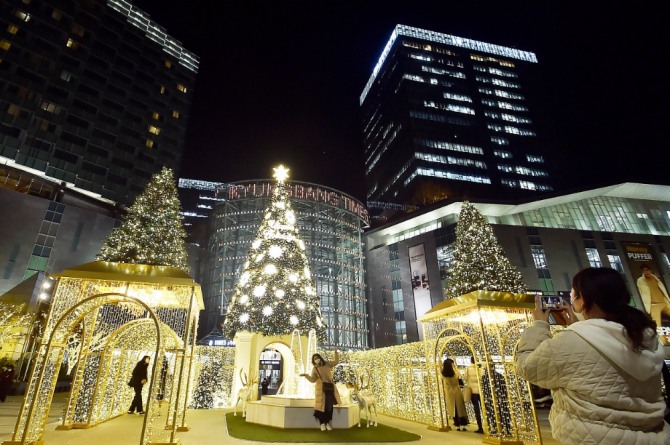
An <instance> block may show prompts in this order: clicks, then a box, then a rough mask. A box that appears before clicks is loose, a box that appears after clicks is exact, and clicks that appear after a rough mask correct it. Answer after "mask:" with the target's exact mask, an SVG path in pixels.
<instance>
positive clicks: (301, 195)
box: [217, 182, 370, 225]
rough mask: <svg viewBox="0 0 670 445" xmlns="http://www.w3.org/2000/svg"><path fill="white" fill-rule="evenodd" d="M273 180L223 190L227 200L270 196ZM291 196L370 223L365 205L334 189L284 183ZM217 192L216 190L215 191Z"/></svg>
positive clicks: (234, 185) (235, 185) (238, 185)
mask: <svg viewBox="0 0 670 445" xmlns="http://www.w3.org/2000/svg"><path fill="white" fill-rule="evenodd" d="M275 185H276V184H275V183H274V182H253V183H248V184H230V186H229V187H227V188H226V189H225V190H223V192H225V193H227V198H228V200H229V201H233V200H236V199H248V198H270V197H272V193H273V191H274V187H275ZM284 187H285V188H286V192H287V193H288V195H289V196H290V197H291V198H294V199H304V200H306V201H314V202H323V203H326V204H329V205H332V206H333V207H339V208H341V209H344V210H346V211H348V212H351V213H353V214H355V215H357V216H358V217H359V218H361V219H362V220H363V221H365V224H368V225H369V224H370V215H369V214H368V210H367V209H366V208H365V206H364V205H363V204H362V203H360V202H359V201H357V200H356V199H354V198H352V197H350V196H347V195H345V194H343V193H340V192H337V191H335V190H329V189H324V188H321V187H316V186H311V185H301V184H296V183H287V184H285V185H284ZM217 192H218V191H217Z"/></svg>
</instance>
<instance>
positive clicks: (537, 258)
mask: <svg viewBox="0 0 670 445" xmlns="http://www.w3.org/2000/svg"><path fill="white" fill-rule="evenodd" d="M530 253H531V255H532V257H533V263H534V264H535V268H536V269H548V267H547V255H546V254H545V253H544V247H542V246H537V245H535V246H530Z"/></svg>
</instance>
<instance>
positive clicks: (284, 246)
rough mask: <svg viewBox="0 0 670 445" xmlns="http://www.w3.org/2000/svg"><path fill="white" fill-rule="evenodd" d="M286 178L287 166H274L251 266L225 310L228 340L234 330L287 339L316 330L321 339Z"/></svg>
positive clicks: (315, 298)
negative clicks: (271, 190)
mask: <svg viewBox="0 0 670 445" xmlns="http://www.w3.org/2000/svg"><path fill="white" fill-rule="evenodd" d="M287 177H288V170H287V169H286V168H284V167H283V166H279V167H277V168H275V178H277V186H276V187H275V189H274V194H273V196H272V201H271V202H270V204H269V205H268V207H267V210H266V212H265V217H264V219H263V222H262V223H261V225H260V227H259V228H258V232H257V235H256V239H255V240H254V241H253V242H252V244H251V252H250V255H249V256H250V257H253V258H254V262H253V263H252V264H249V263H247V264H245V266H244V270H243V272H242V275H241V276H240V280H239V282H238V284H237V287H236V289H235V291H234V292H233V296H232V298H231V300H230V304H229V306H228V311H227V316H226V320H225V322H224V325H223V329H224V335H226V336H228V337H230V338H232V337H233V336H234V334H235V332H237V331H249V332H259V333H262V334H264V335H285V334H291V333H292V332H293V331H294V330H295V329H296V328H297V329H298V330H300V331H301V332H309V330H310V329H315V330H316V333H317V336H318V337H319V338H320V339H323V338H324V336H325V325H324V323H323V320H322V316H321V311H320V298H319V296H318V295H317V293H316V291H315V287H314V283H313V282H312V280H311V273H310V270H309V264H308V261H307V257H306V255H305V252H304V249H305V244H304V243H303V242H302V240H300V236H299V231H298V228H297V227H296V225H295V223H296V219H295V213H294V212H293V210H292V208H291V203H290V201H289V196H288V194H287V192H286V187H285V184H284V180H285V179H286V178H287ZM248 294H252V295H253V296H254V297H255V303H254V304H253V305H250V304H248V302H247V301H246V300H245V299H243V297H242V296H243V295H248ZM296 308H297V309H298V310H299V311H298V312H299V313H298V314H296V313H294V311H295V309H296Z"/></svg>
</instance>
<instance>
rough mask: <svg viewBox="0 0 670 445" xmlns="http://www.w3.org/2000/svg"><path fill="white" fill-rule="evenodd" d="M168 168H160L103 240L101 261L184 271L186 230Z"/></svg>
mask: <svg viewBox="0 0 670 445" xmlns="http://www.w3.org/2000/svg"><path fill="white" fill-rule="evenodd" d="M180 212H181V203H180V201H179V197H178V196H177V186H176V184H175V179H174V175H173V174H172V170H170V169H169V168H166V167H163V169H162V170H161V171H160V173H156V174H155V175H154V176H153V178H152V179H151V182H149V184H147V186H146V188H145V189H144V191H143V192H142V194H141V195H139V196H138V197H137V199H135V202H134V203H133V205H132V206H131V207H130V208H129V209H128V212H127V214H126V216H125V217H124V218H123V222H122V223H121V225H120V226H119V227H117V228H116V229H114V231H113V232H112V233H111V234H110V235H109V236H108V237H107V239H106V240H105V242H104V244H103V246H102V249H100V253H99V254H98V256H97V259H98V260H101V261H113V262H118V263H137V264H149V265H154V266H172V267H177V268H179V269H181V270H183V271H185V272H186V273H188V271H189V268H188V262H187V254H186V246H185V239H186V231H185V230H184V225H183V223H182V215H181V213H180Z"/></svg>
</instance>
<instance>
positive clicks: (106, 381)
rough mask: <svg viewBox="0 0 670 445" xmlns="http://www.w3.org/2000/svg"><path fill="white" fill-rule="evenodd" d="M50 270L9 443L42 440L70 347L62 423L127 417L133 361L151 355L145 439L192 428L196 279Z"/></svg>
mask: <svg viewBox="0 0 670 445" xmlns="http://www.w3.org/2000/svg"><path fill="white" fill-rule="evenodd" d="M56 277H57V283H56V289H55V291H54V294H53V298H52V303H51V306H50V312H49V314H48V317H47V319H46V322H45V327H44V334H43V337H42V339H41V341H40V343H39V345H38V348H37V357H36V358H35V362H34V363H35V364H34V369H33V372H32V374H31V376H30V378H29V381H28V387H27V388H26V395H25V398H24V402H23V405H22V407H21V410H20V412H19V416H18V421H17V424H16V429H15V431H14V435H13V438H12V441H9V442H5V444H13V443H36V442H39V441H41V440H42V436H43V432H44V427H45V425H46V421H47V415H48V411H49V407H50V405H51V400H52V397H53V392H54V388H55V385H56V380H57V378H58V370H59V369H60V366H61V363H62V361H63V358H64V353H65V350H66V348H68V345H69V347H74V348H77V350H78V353H77V354H76V356H77V364H76V368H75V371H74V376H73V381H72V390H71V393H70V398H69V400H68V403H67V405H66V409H65V413H64V416H63V420H62V422H61V424H60V425H59V426H58V429H71V428H90V427H92V426H95V425H97V424H99V423H101V422H104V421H106V420H109V419H112V418H114V417H116V416H119V415H122V414H124V413H125V411H126V409H127V408H128V406H129V405H130V401H131V399H132V396H133V391H132V390H131V389H130V388H128V386H127V381H128V379H129V378H130V374H131V371H132V368H133V367H134V365H135V364H136V363H137V362H138V361H139V360H140V359H141V358H142V356H144V355H149V356H150V357H151V367H150V378H149V382H148V384H147V385H145V397H144V400H146V405H145V411H146V412H147V415H146V416H145V418H144V427H143V429H142V443H149V442H150V443H152V444H176V443H177V438H176V432H177V431H180V430H182V431H183V430H185V429H188V426H187V424H186V409H187V404H188V402H187V399H188V398H187V395H188V394H189V393H190V392H191V391H192V390H193V386H194V385H193V372H192V364H193V350H194V347H195V335H196V328H197V322H198V314H199V311H200V310H201V309H203V308H204V305H203V303H202V294H201V292H200V286H199V285H197V284H196V283H194V282H193V280H192V279H191V278H190V277H189V276H188V275H187V274H186V273H185V272H183V271H181V270H180V269H177V268H174V267H168V266H148V265H141V264H125V263H112V262H104V261H98V262H93V263H88V264H84V265H82V266H79V267H76V268H73V269H69V270H66V271H64V272H63V273H61V274H60V275H57V276H56ZM158 396H160V397H158ZM159 423H161V425H160V427H158V424H159Z"/></svg>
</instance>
